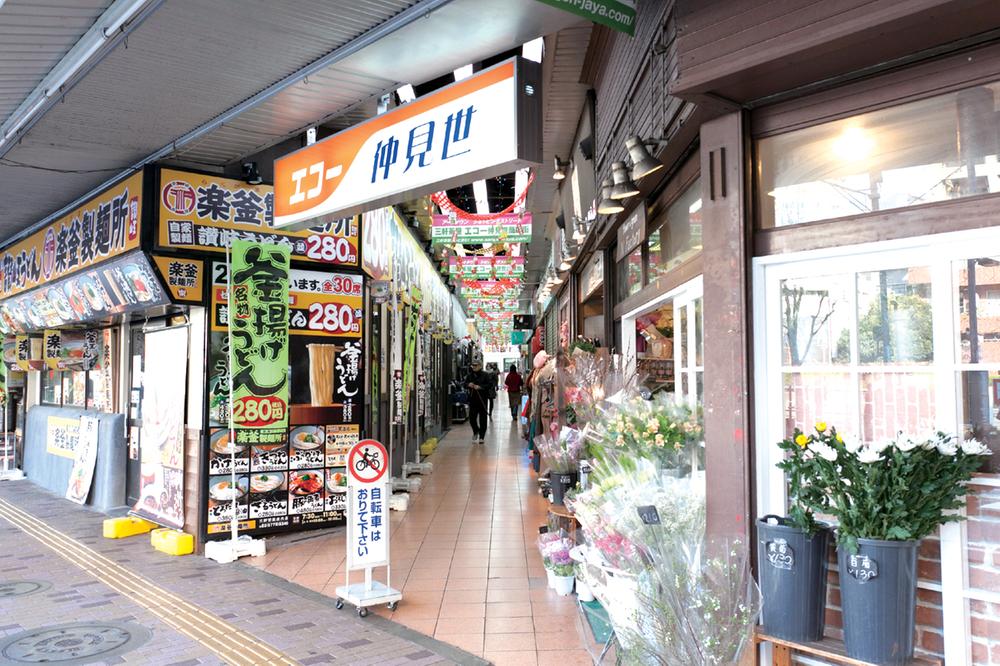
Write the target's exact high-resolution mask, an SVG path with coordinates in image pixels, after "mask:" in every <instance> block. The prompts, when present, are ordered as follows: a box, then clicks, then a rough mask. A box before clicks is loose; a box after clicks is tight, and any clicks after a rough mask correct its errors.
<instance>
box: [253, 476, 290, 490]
mask: <svg viewBox="0 0 1000 666" xmlns="http://www.w3.org/2000/svg"><path fill="white" fill-rule="evenodd" d="M284 482H285V475H284V474H282V473H281V472H265V473H263V474H252V475H251V476H250V492H254V493H269V492H271V491H272V490H277V489H278V488H280V487H281V485H282V484H283V483H284Z"/></svg>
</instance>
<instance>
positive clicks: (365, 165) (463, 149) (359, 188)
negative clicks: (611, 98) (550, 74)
mask: <svg viewBox="0 0 1000 666" xmlns="http://www.w3.org/2000/svg"><path fill="white" fill-rule="evenodd" d="M539 74H540V70H539V67H538V65H537V63H532V62H530V61H526V60H524V59H522V58H513V59H511V60H508V61H505V62H502V63H500V64H498V65H496V66H494V67H491V68H489V69H486V70H484V71H482V72H480V73H479V74H477V75H476V76H472V77H469V78H467V79H464V80H462V81H457V82H455V83H453V84H451V85H449V86H447V87H445V88H442V89H440V90H437V91H435V92H433V93H431V94H429V95H425V96H423V97H420V98H419V99H416V100H414V101H412V102H409V103H408V104H404V105H402V106H399V107H397V108H395V109H393V110H392V111H390V112H388V113H384V114H382V115H380V116H376V117H375V118H372V119H371V120H369V121H367V122H364V123H361V124H360V125H355V126H353V127H351V128H348V129H346V130H344V131H342V132H339V133H337V134H335V135H333V136H331V137H329V138H327V139H324V140H323V141H320V142H318V143H314V144H312V145H311V146H306V147H305V148H302V149H300V150H298V151H296V152H294V153H292V154H290V155H286V156H285V157H282V158H280V159H278V160H276V161H275V163H274V226H275V228H277V229H282V228H288V227H292V226H294V227H296V228H297V227H300V226H306V223H307V222H309V223H310V224H315V223H316V222H315V221H322V220H324V219H337V218H343V217H347V216H349V215H353V214H355V213H360V212H364V211H368V210H373V209H375V208H378V207H380V206H383V205H390V204H395V203H400V202H402V201H405V200H408V199H414V198H417V197H418V196H422V195H425V194H430V193H432V192H436V191H440V190H444V189H447V188H448V187H454V186H456V185H461V184H465V183H470V182H472V181H474V180H478V179H481V178H487V177H492V176H496V175H500V174H503V173H509V172H511V171H515V170H516V169H518V168H522V167H525V166H528V165H530V164H535V163H539V162H540V161H541V157H542V156H541V153H540V151H539V148H540V146H541V132H540V127H541V108H542V107H541V92H542V91H541V88H540V76H539ZM310 221H312V222H310Z"/></svg>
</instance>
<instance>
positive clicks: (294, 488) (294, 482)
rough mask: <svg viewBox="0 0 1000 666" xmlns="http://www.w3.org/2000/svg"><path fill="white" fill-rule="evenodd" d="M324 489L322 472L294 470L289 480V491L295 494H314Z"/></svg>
mask: <svg viewBox="0 0 1000 666" xmlns="http://www.w3.org/2000/svg"><path fill="white" fill-rule="evenodd" d="M321 490H323V476H322V473H317V472H293V473H292V476H291V480H290V481H289V482H288V491H289V492H290V493H291V494H293V495H298V496H300V497H301V496H304V495H313V494H315V493H318V492H320V491H321Z"/></svg>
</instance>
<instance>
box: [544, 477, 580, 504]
mask: <svg viewBox="0 0 1000 666" xmlns="http://www.w3.org/2000/svg"><path fill="white" fill-rule="evenodd" d="M575 485H576V472H569V473H559V472H550V473H549V487H551V488H552V503H553V504H562V503H563V498H564V497H565V496H566V491H567V490H569V489H570V488H572V487H573V486H575Z"/></svg>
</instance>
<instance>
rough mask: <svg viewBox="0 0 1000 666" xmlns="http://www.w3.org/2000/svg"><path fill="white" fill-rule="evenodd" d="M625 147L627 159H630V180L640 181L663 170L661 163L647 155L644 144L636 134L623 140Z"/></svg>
mask: <svg viewBox="0 0 1000 666" xmlns="http://www.w3.org/2000/svg"><path fill="white" fill-rule="evenodd" d="M625 147H626V148H627V149H628V155H629V157H630V158H632V178H634V179H635V180H641V179H643V178H645V177H646V176H648V175H649V174H651V173H653V172H654V171H659V170H660V169H662V168H663V162H661V161H659V160H658V159H656V158H655V157H653V156H652V155H650V154H649V151H648V150H647V149H646V144H644V143H643V142H642V139H640V138H639V136H638V135H637V134H633V135H632V136H630V137H629V138H628V139H626V140H625Z"/></svg>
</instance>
